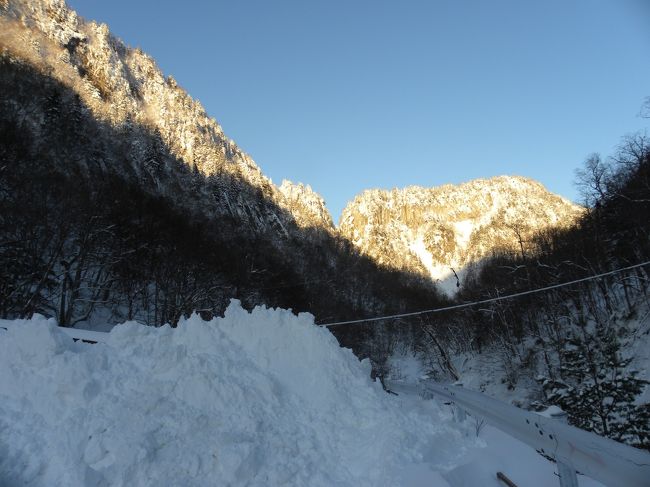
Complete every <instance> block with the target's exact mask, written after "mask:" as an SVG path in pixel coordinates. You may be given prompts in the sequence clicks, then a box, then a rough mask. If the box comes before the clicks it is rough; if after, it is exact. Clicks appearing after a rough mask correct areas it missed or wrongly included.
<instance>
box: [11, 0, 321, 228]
mask: <svg viewBox="0 0 650 487" xmlns="http://www.w3.org/2000/svg"><path fill="white" fill-rule="evenodd" d="M0 14H1V15H0V46H2V49H3V51H4V52H8V53H11V55H12V56H14V57H15V58H18V59H22V60H23V61H26V62H28V63H29V64H31V65H33V66H35V67H36V68H37V69H38V70H39V71H41V72H42V73H46V74H48V75H49V76H51V77H52V78H54V79H56V80H57V81H59V82H60V83H62V84H63V85H65V86H67V87H69V88H70V89H71V90H72V91H74V92H75V94H76V95H77V96H78V97H79V98H80V100H81V102H82V103H83V104H84V106H85V107H86V108H87V109H88V110H89V111H90V112H91V113H92V115H93V117H94V118H96V119H98V120H100V121H102V122H106V123H109V124H111V125H112V126H114V127H120V130H121V131H123V132H128V131H138V130H139V131H142V130H143V129H144V130H145V131H146V132H148V133H151V134H154V135H155V138H154V140H153V141H150V140H149V138H148V137H147V136H143V137H138V135H139V134H137V133H131V134H128V135H129V136H130V137H128V138H129V142H130V144H131V147H130V148H129V150H130V152H131V153H133V159H134V161H136V164H133V166H132V167H131V168H130V170H131V171H132V172H134V173H136V176H138V177H139V178H140V179H141V182H142V183H143V184H146V185H148V186H158V188H157V189H158V190H159V191H165V190H166V188H164V187H162V186H164V185H162V184H161V183H160V181H159V180H158V177H157V176H158V175H157V173H156V171H164V170H165V167H164V161H155V160H153V159H155V157H154V156H155V154H152V153H154V152H156V150H159V149H160V146H164V147H165V149H166V150H168V152H169V153H170V155H172V156H173V157H175V158H176V159H178V160H179V161H182V162H183V163H185V164H186V165H187V166H188V168H189V169H191V170H192V171H195V172H197V173H198V174H201V175H202V176H204V177H206V178H214V179H215V180H217V181H219V180H222V179H224V176H226V179H229V180H235V179H236V180H241V181H242V182H243V183H246V185H247V186H248V187H251V188H255V189H256V190H257V191H260V192H261V193H263V194H264V197H265V198H266V199H267V200H270V201H273V202H274V203H275V204H276V205H277V206H278V207H280V208H282V209H289V208H291V211H292V213H291V212H290V213H289V214H286V212H278V213H269V212H268V208H266V209H263V208H258V207H256V206H255V205H251V204H250V198H249V195H248V194H247V193H246V192H244V193H242V192H241V188H240V187H237V186H235V187H228V186H223V185H222V186H221V187H219V188H218V190H217V191H210V189H202V190H201V191H199V192H196V193H194V194H192V195H191V199H193V200H194V204H195V205H197V206H200V207H201V208H202V210H203V211H207V212H208V213H211V214H215V215H229V216H233V217H237V218H240V219H242V220H244V221H246V222H247V223H248V224H249V225H252V226H254V227H256V228H258V229H262V230H267V229H269V228H271V227H273V228H274V229H275V231H277V232H278V234H279V235H283V234H286V229H284V228H283V227H284V226H285V225H287V223H288V222H289V221H292V220H294V215H296V217H297V218H298V219H300V220H301V221H309V222H311V217H312V214H311V212H310V210H309V209H308V208H307V209H305V211H304V213H303V211H302V207H301V206H300V205H295V204H293V203H295V202H294V201H291V200H290V199H287V198H285V196H284V193H283V192H282V191H280V189H279V188H278V187H276V186H275V185H274V184H273V183H272V182H271V181H270V179H268V178H267V177H266V176H264V175H263V174H262V172H261V170H260V168H259V167H258V166H257V165H256V164H255V162H254V161H253V160H252V159H251V158H250V157H249V156H248V155H247V154H245V153H244V152H243V151H242V150H241V149H240V148H239V147H238V146H237V145H236V144H235V143H234V142H233V141H232V140H230V139H228V138H227V137H226V136H225V134H224V133H223V130H222V128H221V126H220V125H219V124H218V123H217V122H216V121H215V120H214V119H213V118H211V117H209V116H208V115H207V113H206V112H205V110H204V108H203V107H202V106H201V104H200V103H199V102H198V101H196V100H194V99H192V98H191V97H190V96H189V95H188V94H187V93H186V92H185V91H184V90H183V89H182V88H181V87H179V86H178V84H177V83H176V81H175V80H174V79H173V78H172V77H171V76H167V77H165V76H164V75H163V73H162V72H161V71H160V69H159V68H158V67H157V66H156V64H155V62H154V61H153V59H152V58H151V57H149V56H148V55H147V54H145V53H143V52H142V51H141V50H140V49H130V48H128V47H126V46H125V45H124V44H123V43H122V42H121V41H120V40H119V39H117V38H116V37H114V36H112V35H111V34H110V32H109V30H108V27H107V26H106V25H105V24H97V23H95V22H88V21H85V20H84V19H82V18H80V17H78V16H77V14H76V13H75V12H74V11H72V10H71V9H69V8H68V7H67V6H66V4H65V2H64V1H63V0H38V1H31V0H12V1H8V2H5V3H4V4H3V3H0ZM83 162H84V163H88V161H83ZM141 162H144V163H141ZM161 165H162V166H163V167H160V166H161ZM168 196H172V197H179V198H180V197H182V195H180V194H176V193H175V192H170V193H169V194H168ZM282 217H285V218H284V219H283V218H282ZM328 219H329V220H331V218H329V215H326V216H324V217H323V218H322V221H318V222H317V223H318V224H324V225H327V224H328ZM311 223H314V222H311Z"/></svg>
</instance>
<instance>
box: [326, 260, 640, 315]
mask: <svg viewBox="0 0 650 487" xmlns="http://www.w3.org/2000/svg"><path fill="white" fill-rule="evenodd" d="M649 264H650V261H646V262H642V263H641V264H635V265H631V266H628V267H623V268H621V269H616V270H614V271H609V272H603V273H602V274H596V275H594V276H589V277H583V278H582V279H576V280H574V281H568V282H563V283H561V284H554V285H552V286H546V287H541V288H538V289H530V290H528V291H522V292H519V293H514V294H508V295H506V296H498V297H496V298H489V299H483V300H481V301H472V302H471V303H461V304H455V305H453V306H446V307H444V308H434V309H425V310H423V311H413V312H411V313H400V314H396V315H388V316H377V317H374V318H362V319H359V320H348V321H337V322H335V323H325V324H319V326H326V327H330V326H339V325H352V324H356V323H366V322H371V321H381V320H389V319H393V318H405V317H407V316H418V315H424V314H430V313H440V312H442V311H449V310H452V309H461V308H469V307H470V306H476V305H477V304H485V303H492V302H494V301H503V300H505V299H512V298H516V297H519V296H526V295H528V294H536V293H541V292H544V291H549V290H551V289H557V288H560V287H565V286H571V285H572V284H577V283H579V282H585V281H591V280H593V279H600V278H601V277H605V276H611V275H612V274H618V273H619V272H625V271H629V270H630V269H636V268H637V267H644V266H647V265H649Z"/></svg>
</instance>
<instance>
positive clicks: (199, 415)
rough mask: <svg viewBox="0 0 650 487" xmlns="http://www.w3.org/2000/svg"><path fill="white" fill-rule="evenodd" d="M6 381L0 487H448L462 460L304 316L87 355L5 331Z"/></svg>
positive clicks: (232, 321)
mask: <svg viewBox="0 0 650 487" xmlns="http://www.w3.org/2000/svg"><path fill="white" fill-rule="evenodd" d="M0 326H2V322H0ZM0 371H2V372H1V373H0V485H33V486H52V485H89V486H90V485H92V486H104V485H111V486H113V485H115V486H120V485H129V486H132V485H183V486H195V485H196V486H199V485H200V486H206V485H220V486H225V485H246V486H264V487H267V486H276V485H285V486H333V485H337V486H345V485H349V486H378V485H385V486H398V485H414V482H416V480H417V482H418V483H419V482H423V485H429V486H431V485H447V483H446V482H445V481H444V480H443V478H442V477H441V476H440V473H443V472H445V471H448V470H450V469H452V468H454V467H455V466H457V465H458V464H459V462H460V461H461V457H462V456H463V455H464V453H465V452H466V451H467V448H468V447H469V446H471V445H470V443H471V441H470V440H468V439H466V438H465V437H464V436H463V435H462V434H461V432H460V431H459V430H458V429H457V428H456V427H455V425H454V424H453V423H451V422H450V418H449V415H448V413H447V412H444V411H441V410H439V409H438V408H437V406H436V405H435V403H434V402H433V401H429V402H427V403H424V402H418V403H417V404H416V403H415V402H411V403H409V402H408V401H407V400H406V399H405V398H401V397H395V396H389V395H387V394H386V393H384V392H383V391H382V389H381V387H380V386H379V384H378V383H374V382H372V381H371V380H370V378H369V364H368V363H367V362H365V361H364V362H359V360H358V359H357V358H356V357H355V356H354V355H353V354H352V352H351V351H350V350H347V349H342V348H341V347H339V345H338V343H337V341H336V339H335V338H334V337H333V336H332V335H331V334H330V333H329V331H327V330H326V329H323V328H319V327H316V326H314V325H313V317H312V316H311V315H307V314H302V315H299V316H295V315H293V314H292V313H291V312H289V311H284V310H269V309H266V308H256V309H255V310H253V311H252V312H250V313H249V312H247V311H246V310H244V309H242V308H241V306H240V305H239V303H238V302H233V303H232V304H231V305H230V307H229V308H228V310H227V311H226V313H225V317H224V318H217V319H214V320H212V321H209V322H206V321H203V320H202V319H201V318H200V317H198V316H192V317H190V318H189V319H185V320H181V322H179V324H178V327H177V328H171V327H169V326H165V327H162V328H151V327H146V326H143V325H139V324H137V323H134V322H129V323H124V324H122V325H118V326H116V327H115V328H113V330H112V331H111V332H110V334H108V335H107V340H106V342H105V343H99V344H96V345H90V344H86V343H81V342H77V343H75V342H73V341H72V339H70V338H69V337H68V336H67V335H65V334H64V333H62V332H61V331H60V330H59V329H57V327H56V324H55V323H54V322H53V321H52V320H47V319H45V318H43V317H40V316H36V317H34V318H33V319H31V320H20V322H13V326H11V327H9V330H8V331H5V330H3V329H0Z"/></svg>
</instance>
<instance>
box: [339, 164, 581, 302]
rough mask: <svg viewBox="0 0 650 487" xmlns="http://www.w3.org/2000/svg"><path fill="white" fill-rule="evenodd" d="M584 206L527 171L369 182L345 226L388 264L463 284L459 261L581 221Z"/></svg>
mask: <svg viewBox="0 0 650 487" xmlns="http://www.w3.org/2000/svg"><path fill="white" fill-rule="evenodd" d="M582 212H583V209H582V208H580V207H578V206H576V205H574V204H572V203H570V202H569V201H567V200H566V199H564V198H562V197H560V196H557V195H554V194H552V193H550V192H548V191H547V190H546V189H545V188H544V187H543V186H542V185H541V184H539V183H537V182H535V181H532V180H530V179H526V178H522V177H510V176H500V177H495V178H492V179H477V180H474V181H470V182H468V183H465V184H462V185H459V186H452V185H445V186H440V187H436V188H421V187H417V186H411V187H408V188H405V189H401V190H399V189H394V190H392V191H384V190H369V191H365V192H364V193H362V194H361V195H359V196H357V197H356V198H355V199H354V201H352V202H351V203H350V204H348V206H347V207H346V208H345V209H344V211H343V215H342V216H341V223H340V225H339V229H340V232H341V234H342V235H343V236H344V237H346V238H348V239H349V240H350V241H351V242H352V243H353V244H354V245H355V246H356V247H357V248H359V249H360V250H361V251H362V252H363V253H364V254H366V255H368V256H370V257H372V258H373V259H374V260H375V261H377V262H378V263H380V264H382V265H387V266H389V267H392V268H395V269H403V270H408V271H411V272H415V273H420V274H422V275H426V276H430V277H431V278H432V279H433V280H437V281H439V282H440V285H441V286H442V289H444V290H445V291H447V292H453V291H455V289H456V279H455V277H454V276H453V272H452V268H454V269H455V270H456V271H457V272H459V274H460V275H461V277H462V273H461V272H460V271H461V269H463V268H464V267H466V266H467V265H468V264H470V263H473V262H478V261H480V260H481V259H483V258H484V257H489V256H490V255H492V253H493V252H495V251H497V250H503V249H505V250H512V249H518V248H520V246H521V243H522V241H523V240H528V239H530V238H531V237H532V236H533V235H534V234H535V233H537V232H539V231H542V230H545V229H547V228H550V227H562V228H566V227H569V226H571V225H573V224H575V222H576V220H577V218H578V217H579V216H580V215H581V214H582Z"/></svg>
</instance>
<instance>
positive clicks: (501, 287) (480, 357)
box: [376, 134, 650, 448]
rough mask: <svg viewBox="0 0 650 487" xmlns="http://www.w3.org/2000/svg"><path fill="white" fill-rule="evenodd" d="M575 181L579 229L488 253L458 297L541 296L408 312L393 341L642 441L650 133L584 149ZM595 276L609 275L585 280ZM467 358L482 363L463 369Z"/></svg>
mask: <svg viewBox="0 0 650 487" xmlns="http://www.w3.org/2000/svg"><path fill="white" fill-rule="evenodd" d="M577 179H578V184H579V185H580V187H581V190H582V193H583V196H584V198H585V201H586V203H587V211H586V212H585V213H584V214H583V215H582V217H581V218H580V219H579V220H578V222H577V224H576V225H575V226H573V227H571V228H565V229H552V230H546V231H543V232H541V233H537V234H536V235H535V236H533V237H531V238H528V239H523V240H522V241H521V244H522V245H521V247H520V248H518V249H502V250H501V251H498V252H494V253H493V255H492V256H491V257H489V258H487V259H485V260H483V261H482V262H480V263H479V264H477V265H475V266H473V268H471V269H470V270H469V271H468V274H467V275H466V277H465V279H464V280H463V282H462V285H461V287H460V291H459V293H458V294H457V296H456V298H457V301H458V302H459V303H463V302H466V303H472V302H476V301H482V300H489V299H498V298H501V297H504V296H508V295H512V294H517V293H526V292H528V291H531V290H532V291H536V290H540V289H541V291H539V292H533V293H531V294H525V295H522V296H519V297H513V298H508V299H502V300H501V299H499V300H497V301H493V302H488V303H483V304H481V305H479V306H468V307H467V308H464V309H461V310H451V311H448V312H443V313H432V314H428V315H424V316H421V317H416V318H415V319H413V318H410V319H409V318H404V319H403V320H402V324H401V329H402V333H401V340H406V342H409V340H410V343H411V346H412V348H413V349H414V350H415V352H416V353H418V354H419V355H420V357H421V358H422V360H424V361H425V363H428V364H429V367H430V369H429V370H430V372H431V373H432V374H434V375H435V376H438V377H440V376H441V375H442V376H447V377H450V378H452V379H458V378H459V377H461V376H463V375H464V374H469V375H471V376H476V374H478V377H476V380H477V381H478V382H477V383H476V384H473V385H474V386H479V387H488V386H489V384H490V383H494V382H498V381H501V382H502V383H503V385H504V386H505V388H506V389H508V390H510V391H516V390H519V391H523V392H520V393H518V397H520V398H521V397H522V396H525V397H524V400H523V404H522V405H524V406H526V405H527V406H529V407H536V406H539V407H541V406H548V405H551V404H553V405H558V406H560V407H562V408H563V409H565V410H566V411H568V412H569V415H570V421H571V422H572V423H573V424H575V425H577V426H579V427H581V428H584V429H589V430H593V431H596V432H597V433H599V434H603V435H605V436H610V437H612V438H614V439H616V440H619V441H626V442H628V443H631V444H635V445H638V446H642V447H644V448H648V447H650V422H649V421H650V405H649V404H648V402H649V399H650V397H649V396H648V394H647V389H646V385H647V384H648V382H647V381H648V379H650V376H648V356H647V353H646V352H645V350H646V349H647V346H648V343H649V342H650V319H649V317H650V300H649V297H648V296H649V293H648V291H649V287H650V280H649V278H648V271H649V269H650V264H648V261H650V219H648V215H650V140H649V139H648V138H647V136H645V135H643V134H638V135H633V136H628V137H625V138H624V139H623V141H622V143H621V145H620V147H619V149H618V151H617V152H616V154H614V156H612V157H611V158H609V159H607V160H603V159H601V158H600V157H599V156H596V155H594V156H591V157H590V158H589V159H588V160H587V161H586V163H585V165H584V168H583V169H581V170H580V171H578V174H577ZM628 267H630V268H629V269H627V270H625V269H626V268H628ZM620 269H623V271H620V272H619V270H620ZM600 274H608V275H605V276H602V277H598V278H593V279H592V276H597V275H600ZM583 279H584V280H583ZM576 280H581V282H577V283H575V284H572V285H568V286H566V285H564V283H567V282H571V281H576ZM554 286H558V287H557V288H553V289H547V290H544V288H547V287H554ZM382 326H383V327H385V329H386V330H390V329H392V327H394V326H396V325H395V324H382V323H379V325H378V327H382ZM406 330H409V331H410V333H412V334H413V336H412V337H410V338H409V337H408V332H407V331H406ZM389 336H393V337H394V339H393V340H391V339H389V338H388V337H389ZM395 337H396V335H391V334H390V332H388V333H387V334H386V335H385V338H384V340H383V342H382V341H380V340H378V341H376V343H378V344H380V343H382V345H381V346H379V347H378V348H377V350H376V360H377V361H378V362H380V363H386V362H384V361H388V357H389V356H390V355H391V354H394V353H395V351H396V350H400V347H401V346H403V343H405V342H400V341H399V339H397V338H395ZM468 363H481V364H487V365H484V368H482V369H481V370H480V371H469V370H465V369H466V365H467V364H468ZM386 367H388V365H386ZM464 367H465V369H464ZM506 395H507V394H506Z"/></svg>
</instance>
